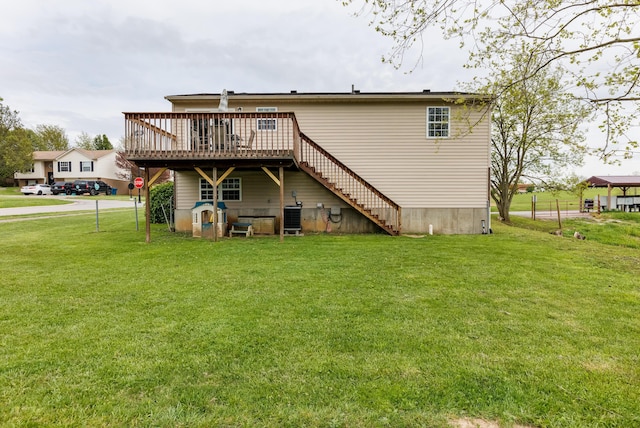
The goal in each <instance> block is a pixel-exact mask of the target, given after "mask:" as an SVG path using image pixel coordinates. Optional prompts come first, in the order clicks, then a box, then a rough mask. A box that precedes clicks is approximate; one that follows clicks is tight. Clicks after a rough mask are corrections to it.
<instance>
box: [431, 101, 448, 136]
mask: <svg viewBox="0 0 640 428" xmlns="http://www.w3.org/2000/svg"><path fill="white" fill-rule="evenodd" d="M448 136H449V107H427V138H447V137H448Z"/></svg>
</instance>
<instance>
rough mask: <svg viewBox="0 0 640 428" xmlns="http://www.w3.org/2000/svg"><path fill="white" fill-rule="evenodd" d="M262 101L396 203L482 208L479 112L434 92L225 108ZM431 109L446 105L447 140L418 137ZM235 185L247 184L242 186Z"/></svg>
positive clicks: (185, 105) (483, 155) (485, 138)
mask: <svg viewBox="0 0 640 428" xmlns="http://www.w3.org/2000/svg"><path fill="white" fill-rule="evenodd" d="M216 102H217V101H209V103H210V104H215V103H216ZM205 103H206V101H205V100H181V101H180V103H179V105H174V110H175V111H184V110H186V109H191V108H203V106H204V105H205ZM266 105H268V106H273V107H277V108H278V111H279V112H294V113H295V115H296V118H297V120H298V123H299V125H300V130H301V131H302V132H304V133H305V134H306V135H308V136H309V137H310V138H312V139H313V140H314V141H315V142H316V143H318V144H319V145H320V146H322V147H323V148H324V149H325V150H327V151H328V152H330V153H331V154H332V155H334V156H335V157H336V158H338V159H339V160H340V161H341V162H343V163H344V164H345V165H347V166H348V167H349V168H351V169H352V170H354V171H355V172H356V173H357V174H359V175H360V176H361V177H363V178H364V179H365V180H367V181H369V182H370V183H371V184H372V185H373V186H374V187H376V188H377V189H378V190H379V191H381V192H382V193H383V194H385V195H386V196H388V197H389V198H391V199H392V200H394V201H395V202H396V203H398V204H399V205H400V206H402V207H403V208H421V207H422V208H424V207H428V208H484V207H486V205H487V201H488V199H489V196H488V191H487V187H488V171H489V165H490V158H489V154H490V152H489V151H490V129H489V126H490V125H489V123H490V121H489V119H490V118H489V115H488V114H486V110H484V111H473V110H471V109H468V108H465V107H464V106H462V105H458V104H453V103H450V102H447V101H446V100H443V99H442V98H439V97H437V96H428V97H424V99H415V98H413V99H407V100H403V99H396V98H393V97H387V98H386V99H384V100H381V99H376V100H367V99H359V98H358V97H357V96H354V97H351V98H349V99H347V98H345V97H342V98H340V97H338V99H331V98H330V97H324V98H320V97H318V98H316V99H304V98H296V97H288V96H287V95H282V96H281V97H280V98H279V97H272V98H270V99H269V100H252V99H250V97H248V98H242V97H239V98H237V99H234V96H230V100H229V106H230V107H231V108H234V109H237V108H238V107H242V108H243V111H244V112H255V111H256V107H258V106H266ZM434 106H449V107H451V111H450V120H451V128H450V138H442V139H433V138H427V136H426V133H427V131H426V128H427V107H434ZM208 107H211V105H209V106H208ZM265 177H266V176H265ZM274 186H275V185H274ZM243 187H244V188H248V186H244V183H243ZM285 187H288V184H287V180H285ZM320 187H321V186H320ZM287 192H289V196H290V190H287ZM243 202H244V201H243Z"/></svg>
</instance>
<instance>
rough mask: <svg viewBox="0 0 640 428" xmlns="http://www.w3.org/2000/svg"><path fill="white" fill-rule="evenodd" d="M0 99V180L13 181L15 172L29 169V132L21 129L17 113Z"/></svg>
mask: <svg viewBox="0 0 640 428" xmlns="http://www.w3.org/2000/svg"><path fill="white" fill-rule="evenodd" d="M2 101H3V99H2V98H0V179H2V181H7V180H10V179H13V174H14V172H16V171H21V170H23V171H26V170H28V169H29V168H31V164H32V162H33V153H32V146H31V138H30V135H29V132H28V131H27V130H25V129H24V128H23V127H22V122H21V120H20V117H19V116H18V112H17V111H15V110H11V109H10V108H9V107H8V106H6V105H4V104H3V103H2Z"/></svg>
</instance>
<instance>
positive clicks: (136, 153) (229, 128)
mask: <svg viewBox="0 0 640 428" xmlns="http://www.w3.org/2000/svg"><path fill="white" fill-rule="evenodd" d="M125 135H126V137H125V156H126V157H127V159H128V160H130V161H132V162H134V163H136V164H138V165H140V166H149V167H154V166H167V167H170V168H178V169H180V168H183V167H190V166H193V165H198V166H205V165H212V164H215V165H219V166H223V165H225V164H233V165H245V166H252V165H254V166H270V165H285V166H292V165H293V164H294V163H295V159H296V158H297V155H296V154H297V153H299V150H300V138H299V135H300V132H299V129H298V124H297V122H296V119H295V116H294V115H293V113H125Z"/></svg>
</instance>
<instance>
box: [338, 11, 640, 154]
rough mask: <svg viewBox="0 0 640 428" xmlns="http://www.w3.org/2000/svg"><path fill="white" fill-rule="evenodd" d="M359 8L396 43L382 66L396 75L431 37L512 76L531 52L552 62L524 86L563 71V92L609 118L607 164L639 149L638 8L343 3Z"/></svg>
mask: <svg viewBox="0 0 640 428" xmlns="http://www.w3.org/2000/svg"><path fill="white" fill-rule="evenodd" d="M353 3H360V4H363V5H362V9H361V10H360V12H359V13H361V14H365V13H368V14H369V16H371V17H372V18H371V22H370V23H371V25H372V26H374V27H375V29H376V31H378V32H379V33H381V34H383V35H385V36H388V37H390V38H391V39H392V40H393V42H394V45H393V48H392V49H391V51H390V52H389V54H388V55H387V56H385V57H384V58H383V61H386V62H390V63H392V64H393V65H394V66H396V67H400V66H402V65H403V63H404V62H406V61H407V57H406V55H407V54H408V53H409V50H410V48H412V47H413V46H414V45H416V44H417V45H418V46H421V47H422V48H423V49H424V46H427V45H428V44H427V43H426V42H425V38H424V37H425V33H427V32H429V31H433V32H438V33H439V34H442V36H443V37H446V38H456V39H458V40H460V44H461V47H462V48H468V54H469V60H468V62H467V66H468V67H471V68H480V69H485V70H494V69H496V68H498V69H501V70H504V71H506V72H507V73H510V72H512V71H516V70H512V69H509V68H506V67H508V66H509V65H511V66H512V67H513V64H509V65H506V64H505V61H504V60H505V57H509V56H511V55H512V53H513V52H518V51H520V49H521V46H522V45H523V44H524V45H526V47H527V50H528V51H529V52H531V53H532V54H533V55H535V56H537V57H540V58H545V60H544V61H542V62H539V63H537V66H536V67H531V68H530V69H529V70H527V73H526V74H525V75H521V77H520V78H521V79H523V80H529V79H534V78H535V77H536V76H537V75H538V74H539V73H540V72H541V71H542V70H544V69H551V70H554V69H557V68H558V67H560V68H562V69H564V71H565V81H564V83H563V84H564V86H565V87H567V88H571V89H572V90H573V91H572V92H573V95H574V96H576V97H578V98H581V99H583V100H586V101H588V104H589V105H590V106H591V107H593V108H594V109H597V111H598V112H599V113H601V117H603V118H604V119H603V122H602V124H601V128H602V130H603V131H605V133H606V134H605V135H606V142H605V143H604V144H603V146H602V147H599V148H598V151H599V153H600V155H601V156H602V157H603V158H604V159H607V158H608V157H609V156H611V155H612V154H613V153H615V152H620V151H622V152H623V153H624V154H625V155H627V156H631V153H632V151H633V150H634V148H636V147H638V142H637V141H635V139H634V138H632V137H630V136H627V132H628V130H629V127H630V126H631V124H634V123H637V121H638V117H639V116H640V109H639V108H638V107H639V104H640V2H639V1H638V0H620V1H615V2H614V1H611V0H584V1H579V2H578V1H569V0H501V1H489V2H479V1H477V0H401V1H397V0H343V4H345V5H348V4H353ZM428 34H429V36H430V37H432V34H433V33H428ZM422 54H423V52H422V50H420V51H419V55H418V57H417V59H416V62H415V63H414V66H413V67H412V69H414V68H415V67H416V66H417V65H418V64H419V63H420V61H421V59H422ZM516 83H518V82H517V81H515V80H514V82H513V84H516ZM505 90H506V88H505ZM615 143H618V144H615ZM619 147H622V148H621V149H618V148H619Z"/></svg>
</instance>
